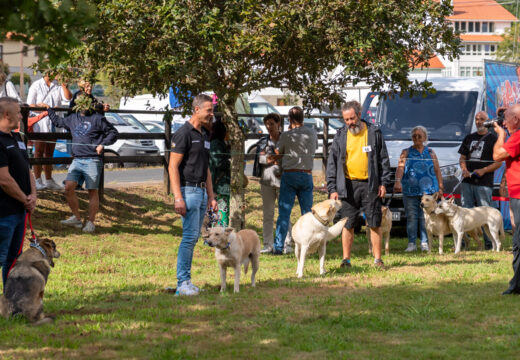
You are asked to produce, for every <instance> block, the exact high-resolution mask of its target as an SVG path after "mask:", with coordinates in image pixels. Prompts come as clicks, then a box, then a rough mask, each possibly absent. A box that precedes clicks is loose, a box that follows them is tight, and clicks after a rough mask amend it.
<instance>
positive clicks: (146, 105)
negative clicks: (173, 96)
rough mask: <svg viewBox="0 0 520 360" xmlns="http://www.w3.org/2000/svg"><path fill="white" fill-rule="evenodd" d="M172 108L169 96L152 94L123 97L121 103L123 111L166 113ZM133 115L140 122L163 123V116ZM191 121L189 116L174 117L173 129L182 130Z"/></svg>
mask: <svg viewBox="0 0 520 360" xmlns="http://www.w3.org/2000/svg"><path fill="white" fill-rule="evenodd" d="M166 108H168V109H169V108H170V100H169V98H168V95H167V94H166V95H158V96H154V95H152V94H143V95H137V96H134V97H122V98H121V100H120V101H119V109H121V110H147V111H165V110H166ZM132 115H133V116H134V117H135V118H136V119H137V120H139V121H161V122H162V120H163V116H164V115H162V114H138V113H132ZM189 119H190V117H189V116H182V115H174V116H173V119H172V128H173V129H178V128H180V127H181V126H182V125H183V124H184V122H186V121H188V120H189Z"/></svg>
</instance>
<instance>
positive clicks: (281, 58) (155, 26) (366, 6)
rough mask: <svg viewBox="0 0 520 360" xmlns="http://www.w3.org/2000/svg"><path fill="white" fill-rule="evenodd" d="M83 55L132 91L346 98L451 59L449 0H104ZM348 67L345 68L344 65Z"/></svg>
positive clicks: (315, 102) (402, 83) (313, 100)
mask: <svg viewBox="0 0 520 360" xmlns="http://www.w3.org/2000/svg"><path fill="white" fill-rule="evenodd" d="M97 6H98V14H97V15H98V19H99V27H98V29H97V31H95V32H88V33H86V34H85V36H84V41H85V42H84V44H85V46H84V48H82V49H81V51H80V52H79V54H80V55H81V58H82V61H84V64H88V66H90V68H91V69H104V70H105V71H107V72H108V73H109V76H110V77H111V78H112V80H113V81H114V82H115V83H118V84H119V85H120V86H121V87H122V88H123V89H125V90H126V91H127V92H128V93H129V94H135V93H139V92H141V91H142V90H143V89H146V90H148V91H151V92H155V93H166V92H167V89H168V87H169V86H170V85H173V86H174V87H175V88H176V89H178V92H179V93H178V94H177V95H178V96H179V97H180V98H181V99H184V100H186V101H187V100H188V99H189V96H188V94H194V93H198V92H200V91H205V90H213V91H215V92H216V93H217V94H219V96H221V98H229V101H227V100H226V102H228V103H229V104H232V103H234V102H233V101H232V99H233V98H234V99H236V98H237V96H238V94H240V93H243V92H251V91H253V90H258V89H261V88H264V87H267V86H274V87H281V86H283V87H286V88H288V89H289V90H291V91H292V92H294V93H296V94H298V95H300V96H301V97H302V98H303V99H305V101H306V102H307V103H308V104H309V105H310V106H313V107H314V106H319V105H322V104H323V103H327V102H330V101H333V102H336V103H337V102H339V95H340V94H341V90H342V88H344V87H345V86H347V85H351V84H352V83H356V82H357V81H361V80H364V81H367V82H368V83H370V84H373V85H374V86H375V87H381V86H383V85H390V87H399V88H402V89H406V88H408V87H409V86H410V85H411V83H410V81H409V80H408V78H407V75H408V72H409V69H410V68H414V67H415V66H417V65H418V64H421V63H423V64H425V65H427V64H428V59H430V58H431V57H432V56H433V55H434V54H436V53H437V54H441V55H445V56H447V57H449V58H453V56H455V55H456V54H457V53H458V40H457V38H456V36H455V34H454V31H453V30H452V29H451V27H450V26H448V23H447V21H446V16H448V15H450V14H451V11H452V9H451V7H450V6H449V1H444V2H441V3H439V2H436V1H433V0H426V1H425V0H388V1H384V2H375V1H368V0H361V1H358V0H347V1H345V0H313V1H309V0H267V1H255V0H240V1H237V0H235V1H225V0H209V1H208V0H166V1H163V0H160V1H159V0H151V1H146V2H142V1H137V0H120V1H117V2H116V1H106V0H99V1H97ZM338 67H339V69H341V71H338Z"/></svg>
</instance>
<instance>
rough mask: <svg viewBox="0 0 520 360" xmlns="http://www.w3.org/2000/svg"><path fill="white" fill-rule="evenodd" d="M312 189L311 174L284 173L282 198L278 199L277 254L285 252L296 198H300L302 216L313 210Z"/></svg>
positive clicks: (275, 248) (281, 181) (275, 247)
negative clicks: (284, 247)
mask: <svg viewBox="0 0 520 360" xmlns="http://www.w3.org/2000/svg"><path fill="white" fill-rule="evenodd" d="M312 189H313V184H312V175H311V174H307V173H304V172H284V173H283V174H282V179H281V180H280V197H279V198H278V220H277V221H276V237H275V239H274V250H275V251H276V252H278V253H281V252H283V246H284V242H285V237H286V236H287V230H288V229H289V222H290V218H291V211H292V208H293V206H294V198H295V196H298V201H299V203H300V210H301V213H302V215H303V214H306V213H308V212H309V211H311V208H312Z"/></svg>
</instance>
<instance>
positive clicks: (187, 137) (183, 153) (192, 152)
mask: <svg viewBox="0 0 520 360" xmlns="http://www.w3.org/2000/svg"><path fill="white" fill-rule="evenodd" d="M192 107H193V115H192V117H191V119H190V120H189V121H187V122H186V123H185V124H184V125H183V126H182V127H181V128H180V129H179V130H177V131H176V132H175V133H174V134H173V138H172V150H171V154H170V165H169V174H170V181H171V188H172V192H173V195H174V197H175V212H176V213H177V214H179V215H181V216H182V240H181V243H180V245H179V251H178V254H177V291H176V292H175V295H198V293H199V291H200V289H199V288H198V287H196V286H195V285H193V284H192V283H191V260H192V259H193V249H194V248H195V244H196V243H197V240H198V238H199V235H200V229H201V227H202V221H203V220H204V215H205V213H206V208H207V206H208V205H209V206H210V207H211V208H212V209H213V210H214V211H217V201H216V200H215V195H214V194H213V185H212V182H211V173H210V171H209V148H210V143H209V137H208V132H207V131H206V128H209V127H210V124H211V121H212V119H213V103H212V98H211V97H210V96H208V95H204V94H200V95H197V96H196V97H195V98H194V99H193V104H192Z"/></svg>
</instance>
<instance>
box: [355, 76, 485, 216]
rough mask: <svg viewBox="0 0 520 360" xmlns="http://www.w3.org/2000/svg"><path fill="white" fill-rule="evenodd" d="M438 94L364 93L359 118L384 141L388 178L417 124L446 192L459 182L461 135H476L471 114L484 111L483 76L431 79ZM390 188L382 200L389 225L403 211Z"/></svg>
mask: <svg viewBox="0 0 520 360" xmlns="http://www.w3.org/2000/svg"><path fill="white" fill-rule="evenodd" d="M429 81H431V82H432V83H433V87H434V88H435V89H436V90H437V91H436V93H435V94H428V95H427V96H426V97H423V96H422V95H421V94H417V95H414V96H413V97H410V96H409V95H408V94H405V95H404V96H402V97H400V96H399V95H395V96H393V97H391V96H387V97H386V98H384V96H382V94H381V93H369V94H368V95H367V97H366V99H365V102H364V104H363V112H362V118H363V119H365V120H367V121H370V122H372V123H374V124H376V125H378V126H379V127H380V128H381V131H382V132H383V136H384V138H385V142H386V146H387V148H388V154H389V157H390V166H391V168H392V172H393V174H395V169H396V167H397V163H398V161H399V156H400V154H401V151H402V150H403V149H404V148H408V147H409V146H411V145H412V141H411V139H410V131H411V130H412V128H413V127H415V126H417V125H422V126H424V127H425V128H426V129H427V130H428V136H429V139H428V143H427V145H428V147H430V148H432V149H433V150H434V151H435V153H436V154H437V157H438V158H439V164H440V166H441V172H442V174H443V180H444V188H445V192H446V193H451V191H452V189H453V187H454V186H455V185H456V184H457V183H458V182H459V180H458V176H460V173H461V170H460V167H459V153H458V149H459V147H460V144H461V143H462V140H463V139H464V137H465V136H466V135H468V134H470V133H471V132H474V131H476V127H475V115H476V113H477V112H478V111H481V110H484V106H485V87H484V80H483V79H482V78H432V79H430V80H429ZM392 192H393V185H392V186H391V187H390V188H388V189H387V199H389V198H392V201H391V204H390V208H391V210H392V216H393V220H394V221H399V220H403V218H404V216H405V213H404V207H403V204H402V194H397V193H396V194H395V195H392Z"/></svg>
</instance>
